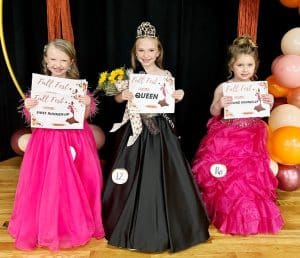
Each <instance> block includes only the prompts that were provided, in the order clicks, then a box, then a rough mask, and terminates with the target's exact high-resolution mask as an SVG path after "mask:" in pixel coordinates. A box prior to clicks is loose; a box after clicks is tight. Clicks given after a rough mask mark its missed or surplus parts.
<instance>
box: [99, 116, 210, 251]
mask: <svg viewBox="0 0 300 258" xmlns="http://www.w3.org/2000/svg"><path fill="white" fill-rule="evenodd" d="M151 120H152V122H154V124H155V127H156V128H157V129H158V132H153V130H149V129H151V128H150V127H149V126H148V125H147V126H146V125H145V124H144V126H143V131H142V133H141V135H140V136H139V138H138V139H137V140H136V142H135V143H134V144H133V145H132V146H129V147H128V146H127V140H128V138H129V136H130V135H131V134H132V131H131V125H130V123H129V122H128V123H127V124H125V125H124V128H122V129H123V130H121V131H122V132H123V137H122V138H121V141H120V144H119V148H118V152H117V155H116V157H115V160H114V162H113V165H112V169H111V170H110V171H111V173H110V174H109V175H108V178H107V181H106V185H105V189H104V194H103V206H102V209H103V223H104V228H105V233H106V238H107V240H108V243H109V244H110V245H113V246H117V247H123V248H129V249H136V250H140V251H144V252H162V251H165V250H169V251H170V252H176V251H180V250H182V249H186V248H188V247H190V246H193V245H196V244H198V243H201V242H205V241H206V240H207V239H208V238H209V233H208V227H209V220H208V217H207V214H206V210H205V208H204V206H203V203H202V200H201V198H200V194H199V192H198V188H197V186H196V185H195V183H194V180H193V176H192V172H191V168H190V165H189V164H188V162H187V160H186V159H185V156H184V154H183V152H182V150H181V147H180V144H179V141H178V138H177V136H176V134H175V133H174V131H173V128H172V127H171V126H170V123H169V122H168V119H166V118H165V117H163V116H161V115H158V116H155V117H152V118H151ZM115 169H125V170H126V171H127V172H128V180H127V181H126V183H123V184H117V183H114V181H113V180H112V172H113V171H115ZM123 171H124V170H123Z"/></svg>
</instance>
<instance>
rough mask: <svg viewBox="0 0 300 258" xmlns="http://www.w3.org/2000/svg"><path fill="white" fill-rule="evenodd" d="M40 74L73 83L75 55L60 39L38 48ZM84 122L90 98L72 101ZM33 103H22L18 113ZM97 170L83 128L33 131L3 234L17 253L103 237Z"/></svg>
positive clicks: (88, 136)
mask: <svg viewBox="0 0 300 258" xmlns="http://www.w3.org/2000/svg"><path fill="white" fill-rule="evenodd" d="M43 72H44V73H45V74H47V75H51V76H56V77H63V78H71V79H78V78H79V72H78V68H77V65H76V52H75V49H74V47H73V45H72V44H71V43H70V42H69V41H66V40H62V39H56V40H53V41H51V42H50V43H49V44H47V45H46V46H45V48H44V58H43ZM78 99H79V101H80V102H82V103H84V104H85V106H86V109H85V118H86V119H87V118H88V117H89V116H90V115H91V114H93V113H94V112H95V107H96V106H95V101H94V99H93V97H92V96H91V95H86V96H78ZM36 104H37V100H36V99H33V98H30V97H28V98H26V99H25V101H24V106H25V108H24V113H25V115H26V118H27V120H30V119H29V112H28V111H29V110H30V108H32V107H34V106H35V105H36ZM101 190H102V170H101V167H100V162H99V157H98V153H97V148H96V143H95V139H94V137H93V134H92V131H91V129H90V127H89V125H88V123H87V121H84V128H83V129H44V128H35V129H34V130H33V132H32V136H31V138H30V141H29V143H28V145H27V148H26V152H25V154H24V157H23V161H22V165H21V169H20V176H19V182H18V186H17V190H16V196H15V203H14V209H13V213H12V216H11V220H10V222H9V227H8V231H9V233H10V234H11V235H12V236H13V237H14V238H15V245H16V247H17V248H19V249H23V250H31V249H33V248H35V247H38V246H45V247H48V248H49V249H51V250H58V249H60V248H70V247H74V246H79V245H83V244H85V243H86V242H88V241H89V240H90V239H91V238H92V237H95V238H102V237H104V230H103V226H102V219H101Z"/></svg>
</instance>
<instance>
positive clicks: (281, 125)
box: [267, 0, 300, 191]
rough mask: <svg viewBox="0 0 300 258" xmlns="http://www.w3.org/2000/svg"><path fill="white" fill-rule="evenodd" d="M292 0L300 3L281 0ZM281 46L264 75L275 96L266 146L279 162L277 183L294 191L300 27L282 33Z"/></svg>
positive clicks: (299, 143)
mask: <svg viewBox="0 0 300 258" xmlns="http://www.w3.org/2000/svg"><path fill="white" fill-rule="evenodd" d="M292 2H295V4H296V2H297V6H295V7H299V6H300V0H296V1H288V0H284V1H281V3H283V4H284V5H286V4H291V3H292ZM288 7H291V6H288ZM281 50H282V53H283V54H282V55H280V56H278V57H276V58H275V59H274V61H273V62H272V67H271V70H272V74H271V75H270V76H269V77H268V78H267V81H268V88H269V92H270V93H271V94H273V95H274V97H275V104H274V108H273V110H272V111H271V114H270V117H269V121H268V124H269V129H270V130H269V131H270V134H269V139H268V150H269V153H270V155H271V158H272V160H273V161H275V162H277V163H278V171H277V178H278V181H279V185H278V187H279V188H280V189H282V190H284V191H294V190H296V189H298V188H299V187H300V27H299V28H293V29H291V30H289V31H288V32H287V33H286V34H285V35H284V36H283V38H282V40H281Z"/></svg>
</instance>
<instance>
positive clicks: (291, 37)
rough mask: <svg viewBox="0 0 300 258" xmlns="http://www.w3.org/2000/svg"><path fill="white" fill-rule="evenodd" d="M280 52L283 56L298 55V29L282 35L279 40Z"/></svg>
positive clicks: (299, 30)
mask: <svg viewBox="0 0 300 258" xmlns="http://www.w3.org/2000/svg"><path fill="white" fill-rule="evenodd" d="M281 51H282V53H284V54H285V55H300V27H297V28H293V29H291V30H289V31H288V32H287V33H285V34H284V36H283V37H282V39H281Z"/></svg>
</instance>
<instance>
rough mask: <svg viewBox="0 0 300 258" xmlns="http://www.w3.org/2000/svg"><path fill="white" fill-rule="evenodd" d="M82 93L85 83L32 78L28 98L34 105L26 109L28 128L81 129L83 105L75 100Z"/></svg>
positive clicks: (71, 80) (45, 77) (38, 75)
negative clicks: (28, 109)
mask: <svg viewBox="0 0 300 258" xmlns="http://www.w3.org/2000/svg"><path fill="white" fill-rule="evenodd" d="M86 92H87V81H86V80H74V79H66V78H59V77H54V76H47V75H41V74H32V83H31V98H34V99H37V100H38V104H37V105H36V106H35V107H33V108H31V109H30V113H31V127H35V128H49V129H82V128H83V121H84V112H85V105H84V104H82V103H80V102H79V101H78V96H84V95H86Z"/></svg>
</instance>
